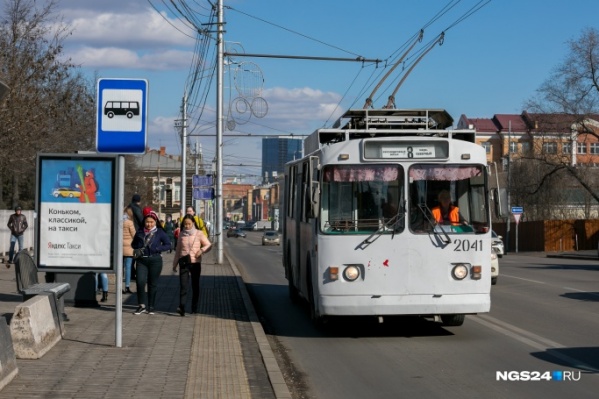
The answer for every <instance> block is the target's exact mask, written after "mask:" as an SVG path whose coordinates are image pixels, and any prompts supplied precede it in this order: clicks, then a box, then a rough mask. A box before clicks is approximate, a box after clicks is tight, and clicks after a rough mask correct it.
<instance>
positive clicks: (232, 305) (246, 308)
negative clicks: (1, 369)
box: [0, 254, 291, 399]
mask: <svg viewBox="0 0 599 399" xmlns="http://www.w3.org/2000/svg"><path fill="white" fill-rule="evenodd" d="M211 255H214V254H208V255H206V256H205V258H206V259H204V261H203V264H202V277H201V281H200V285H201V297H200V308H199V314H196V315H186V316H185V317H181V316H179V314H177V313H176V308H177V306H178V303H179V277H178V275H175V274H173V273H172V270H171V264H172V257H173V254H164V267H163V270H162V276H161V278H160V280H159V287H158V296H157V303H156V314H154V315H148V314H142V315H134V314H133V311H134V310H135V308H136V307H137V299H136V295H135V294H132V295H131V294H128V295H123V329H122V347H121V348H117V347H116V346H115V344H116V341H115V296H116V295H115V287H114V285H113V284H111V286H110V291H109V296H108V302H106V304H102V306H101V307H97V308H78V307H70V306H68V304H67V308H66V311H67V314H68V315H69V318H70V321H69V322H66V323H65V329H66V336H65V338H64V339H62V340H61V341H60V342H59V343H58V344H57V345H56V346H55V347H54V348H52V349H51V350H50V351H49V352H48V353H47V354H46V355H45V356H43V357H42V358H41V359H37V360H20V359H17V364H18V367H19V374H18V376H17V377H16V378H15V379H14V380H13V381H11V382H10V383H9V384H8V385H7V386H6V387H5V388H4V389H3V390H2V391H0V397H2V398H4V397H6V398H16V399H17V398H86V399H92V398H123V397H126V398H207V399H209V398H290V397H291V395H290V393H289V390H288V388H287V386H286V385H285V382H284V380H283V378H282V374H281V372H280V369H279V367H278V365H277V363H276V360H275V359H274V355H273V353H272V351H271V349H270V346H269V344H268V342H267V340H266V336H265V334H264V332H263V330H262V327H261V325H260V323H259V322H258V320H257V316H256V314H255V312H254V309H253V307H252V305H251V302H250V301H249V296H248V294H247V291H246V289H245V285H244V284H243V281H242V280H241V277H240V276H239V273H238V272H237V268H236V267H235V265H234V264H231V262H230V261H229V259H228V258H227V257H226V256H225V261H224V264H222V265H217V264H214V256H211ZM40 280H41V281H43V275H41V274H40ZM131 288H132V290H133V291H135V284H132V287H131ZM189 297H191V295H189ZM99 299H100V296H98V300H99ZM21 301H22V297H21V295H20V294H18V293H17V292H16V283H15V273H14V267H11V268H10V269H7V268H6V267H5V266H4V265H0V315H4V316H5V317H7V318H10V317H11V316H12V313H13V312H14V309H15V306H16V305H17V304H18V303H20V302H21ZM189 310H190V305H189V303H188V305H187V311H189Z"/></svg>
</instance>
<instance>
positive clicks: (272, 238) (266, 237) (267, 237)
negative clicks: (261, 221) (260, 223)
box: [262, 231, 281, 245]
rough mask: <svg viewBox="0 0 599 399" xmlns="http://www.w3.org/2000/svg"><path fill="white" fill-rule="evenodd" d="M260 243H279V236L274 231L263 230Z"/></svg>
mask: <svg viewBox="0 0 599 399" xmlns="http://www.w3.org/2000/svg"><path fill="white" fill-rule="evenodd" d="M262 245H281V236H280V235H279V233H277V232H276V231H265V232H264V234H262Z"/></svg>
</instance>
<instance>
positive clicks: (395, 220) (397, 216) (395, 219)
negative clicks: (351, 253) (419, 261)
mask: <svg viewBox="0 0 599 399" xmlns="http://www.w3.org/2000/svg"><path fill="white" fill-rule="evenodd" d="M405 217H406V212H405V201H404V202H403V203H402V205H401V206H400V207H399V210H398V211H397V213H396V214H395V216H393V217H392V218H390V219H389V220H388V221H387V222H386V223H381V225H380V227H379V228H378V230H377V231H375V232H374V233H372V234H371V235H369V236H368V237H366V238H365V239H364V241H362V242H361V243H360V245H358V248H361V249H364V248H366V247H367V246H368V245H370V244H372V243H373V242H374V241H375V240H372V241H371V238H372V237H374V236H377V238H378V237H380V235H381V234H383V232H384V231H385V229H389V228H390V229H391V230H392V231H393V232H392V233H391V239H393V238H394V237H395V230H396V226H397V224H398V223H399V222H400V221H402V220H403V219H404V218H405ZM383 220H384V219H383ZM390 226H392V227H390Z"/></svg>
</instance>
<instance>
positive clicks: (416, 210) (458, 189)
mask: <svg viewBox="0 0 599 399" xmlns="http://www.w3.org/2000/svg"><path fill="white" fill-rule="evenodd" d="M408 175H409V189H410V199H409V202H410V215H409V216H410V217H409V220H410V230H412V231H413V232H416V233H428V232H430V231H432V230H434V229H439V228H442V229H443V230H444V231H446V232H451V233H471V232H473V231H474V232H480V233H484V232H487V231H488V229H489V216H488V209H489V208H488V204H487V203H486V199H485V198H486V193H485V178H486V173H485V168H484V167H483V166H481V165H422V164H421V165H413V166H412V167H410V170H409V172H408ZM444 225H445V226H444Z"/></svg>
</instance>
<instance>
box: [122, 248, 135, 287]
mask: <svg viewBox="0 0 599 399" xmlns="http://www.w3.org/2000/svg"><path fill="white" fill-rule="evenodd" d="M131 265H133V257H132V256H123V269H124V271H125V288H129V285H130V284H131Z"/></svg>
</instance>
